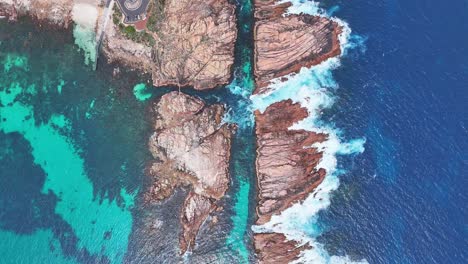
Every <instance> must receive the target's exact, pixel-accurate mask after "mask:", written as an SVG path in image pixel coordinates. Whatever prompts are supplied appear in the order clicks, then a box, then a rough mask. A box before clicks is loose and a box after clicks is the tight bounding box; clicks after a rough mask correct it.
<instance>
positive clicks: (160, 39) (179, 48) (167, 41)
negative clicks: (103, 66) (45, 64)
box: [104, 0, 237, 90]
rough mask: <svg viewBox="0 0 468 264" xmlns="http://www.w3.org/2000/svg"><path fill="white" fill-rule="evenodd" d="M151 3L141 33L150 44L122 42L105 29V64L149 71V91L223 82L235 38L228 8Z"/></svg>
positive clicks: (213, 3) (214, 1) (219, 1)
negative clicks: (110, 62) (116, 63)
mask: <svg viewBox="0 0 468 264" xmlns="http://www.w3.org/2000/svg"><path fill="white" fill-rule="evenodd" d="M157 2H158V4H159V5H162V6H158V7H157V8H156V7H151V8H150V11H149V12H150V14H148V16H149V17H150V19H152V17H154V16H156V18H154V20H157V23H154V25H152V26H151V31H147V32H148V33H149V34H150V35H151V38H152V39H153V40H154V43H152V44H150V45H149V46H148V45H147V46H146V47H144V46H139V45H138V44H137V43H135V42H133V41H127V42H128V43H126V42H124V41H122V39H123V36H122V34H120V32H119V30H118V27H117V26H116V25H114V26H113V29H112V28H111V29H108V30H107V34H106V35H107V40H106V43H105V45H104V47H105V50H106V53H107V54H108V56H109V57H110V58H111V60H120V61H122V62H127V61H129V62H130V64H131V65H132V66H134V67H138V68H142V69H145V70H147V71H149V72H151V73H152V75H153V83H154V85H155V86H165V85H175V86H193V87H194V88H195V89H198V90H203V89H209V88H214V87H216V86H218V85H222V84H226V83H228V82H229V80H230V78H231V67H232V65H233V63H234V45H235V41H236V36H237V27H236V16H235V7H234V5H233V4H231V3H229V2H228V0H209V1H205V0H166V1H157ZM162 3H163V4H162ZM156 11H157V13H156V14H155V13H153V12H156ZM148 23H149V22H148ZM140 45H141V44H140ZM136 58H137V59H139V61H135V59H136ZM138 62H139V63H138ZM138 64H139V65H138Z"/></svg>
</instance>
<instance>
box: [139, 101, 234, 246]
mask: <svg viewBox="0 0 468 264" xmlns="http://www.w3.org/2000/svg"><path fill="white" fill-rule="evenodd" d="M153 110H154V113H155V116H156V118H155V122H154V128H155V133H154V134H153V135H152V136H151V138H150V141H149V146H150V150H151V153H152V155H153V157H154V158H155V162H154V163H153V165H152V166H151V168H149V170H148V173H149V174H150V175H151V176H152V177H153V178H154V184H153V186H152V187H151V189H150V191H149V193H148V194H147V199H148V200H151V201H160V200H162V199H165V198H167V197H169V196H170V195H172V193H173V190H174V189H175V188H177V187H181V186H187V187H189V188H191V190H192V191H191V192H190V193H189V194H188V196H187V197H186V199H185V202H184V206H183V208H182V212H181V215H180V221H181V223H182V226H183V230H182V233H181V235H180V248H181V252H182V253H184V252H185V251H186V250H188V249H190V248H193V246H194V242H195V238H196V235H197V232H198V229H199V228H200V226H201V224H202V223H203V222H204V221H205V220H206V219H207V217H208V215H209V214H210V212H212V211H213V210H214V209H215V208H216V201H218V200H219V199H221V198H222V197H223V196H224V194H225V192H226V190H227V189H228V185H229V157H230V144H231V142H230V138H231V128H230V127H229V126H228V125H227V124H221V121H222V120H221V119H222V116H223V114H224V108H223V106H221V105H211V106H206V105H205V103H204V102H203V101H201V100H200V99H198V98H195V97H192V96H189V95H186V94H182V93H178V92H171V93H168V94H165V95H164V96H162V97H161V99H160V100H159V102H157V103H155V105H154V107H153Z"/></svg>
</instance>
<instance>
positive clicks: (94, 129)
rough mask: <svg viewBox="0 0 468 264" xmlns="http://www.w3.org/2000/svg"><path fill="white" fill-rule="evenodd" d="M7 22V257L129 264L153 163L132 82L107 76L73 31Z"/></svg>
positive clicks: (2, 77) (3, 31) (0, 222)
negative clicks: (146, 173) (137, 205)
mask: <svg viewBox="0 0 468 264" xmlns="http://www.w3.org/2000/svg"><path fill="white" fill-rule="evenodd" d="M0 23H1V24H0V37H1V39H2V42H1V50H0V62H1V69H0V72H1V74H0V120H1V122H0V145H1V148H0V160H1V162H0V169H1V170H0V171H1V177H0V181H1V185H0V186H1V194H0V204H1V208H2V214H1V216H0V229H1V230H0V236H1V237H2V239H1V240H2V244H1V245H0V253H1V254H2V256H9V257H8V258H6V259H8V260H7V263H18V262H21V261H23V262H24V261H26V262H28V263H45V262H52V263H65V262H70V263H73V262H96V261H104V262H107V261H109V262H111V263H121V262H122V261H123V258H124V255H125V253H126V251H127V246H128V239H129V236H130V233H131V231H132V222H133V219H132V212H131V209H132V208H133V206H134V199H135V196H136V195H137V194H138V191H139V188H140V186H141V179H142V176H143V169H144V164H145V160H147V159H148V157H149V155H148V153H147V149H146V142H145V141H142V140H141V139H142V138H146V135H147V134H148V131H149V130H148V129H149V126H148V123H147V122H146V117H145V115H144V113H145V105H143V104H141V103H140V102H139V101H138V100H136V99H135V98H134V95H133V92H132V87H126V86H128V83H129V82H128V81H129V78H130V81H132V79H131V78H132V77H131V76H125V78H124V76H122V79H126V80H125V82H120V81H119V80H118V78H116V80H113V81H111V80H110V79H111V77H112V76H111V74H110V71H109V69H105V67H104V69H103V70H101V71H100V72H99V74H100V75H99V76H98V75H97V73H96V72H93V71H91V69H89V67H87V66H85V64H84V63H83V57H82V55H81V54H80V53H79V52H77V49H76V47H75V46H74V45H73V42H72V39H71V35H70V33H69V32H56V31H46V30H39V29H37V28H35V27H33V26H32V25H31V24H29V22H22V23H19V24H17V25H8V24H5V23H4V22H0ZM12 35H13V36H14V38H12V37H11V36H12ZM4 39H6V40H8V41H4ZM50 39H54V41H50ZM106 74H108V75H107V76H106ZM101 75H102V76H101ZM123 75H124V74H123ZM124 83H127V84H124ZM130 83H131V82H130ZM136 84H137V83H136V82H135V83H134V85H136ZM28 247H33V248H34V250H33V251H31V254H27V255H24V253H22V252H23V251H24V249H25V248H28ZM20 260H21V261H20Z"/></svg>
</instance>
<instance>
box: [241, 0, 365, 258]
mask: <svg viewBox="0 0 468 264" xmlns="http://www.w3.org/2000/svg"><path fill="white" fill-rule="evenodd" d="M284 2H291V3H292V6H291V7H289V8H288V10H287V13H286V15H288V14H299V13H307V14H311V15H319V16H328V15H327V14H328V13H327V12H326V11H325V10H323V9H321V8H320V7H319V4H318V3H317V2H314V1H303V0H289V1H286V0H283V1H280V2H279V3H284ZM331 19H332V20H334V21H335V22H337V23H338V24H340V25H341V26H342V27H343V32H342V33H341V34H340V36H339V41H340V45H341V50H342V54H341V56H344V55H346V54H347V51H348V50H350V49H352V48H357V47H361V46H362V44H363V42H364V41H365V40H364V39H363V38H361V37H359V36H354V35H353V36H352V35H351V29H350V27H349V26H348V24H347V23H346V22H344V21H342V20H340V19H338V18H334V17H333V18H331ZM361 49H362V48H361ZM339 66H340V57H334V58H330V59H328V60H325V61H323V62H322V63H320V64H318V65H316V66H313V67H311V68H302V69H301V70H300V71H299V73H296V74H290V75H287V76H285V77H282V78H278V79H275V80H273V81H272V83H271V84H270V86H269V88H270V90H269V91H268V92H267V93H264V94H256V95H253V96H251V98H250V99H251V101H252V104H253V108H254V109H257V110H259V111H261V112H263V111H265V109H266V108H267V107H268V106H269V105H271V104H273V103H275V102H280V101H282V100H287V99H291V100H292V101H293V102H294V103H299V104H301V106H303V107H305V108H307V110H308V113H309V116H308V117H307V118H306V119H304V120H301V121H299V122H298V123H296V124H294V125H293V126H292V127H290V129H304V130H308V131H313V132H317V133H326V134H328V139H327V140H326V141H324V142H321V143H315V144H313V145H312V146H311V147H315V148H317V149H318V150H320V151H321V152H323V156H322V159H321V160H320V162H319V164H318V165H317V169H319V168H323V169H325V170H326V171H327V175H326V177H325V179H324V180H323V182H322V183H321V184H320V185H319V186H318V187H317V188H316V189H315V190H314V192H313V193H312V194H310V195H309V196H308V197H307V198H306V199H305V200H304V201H303V202H302V203H297V204H295V205H293V206H291V207H290V208H288V209H286V210H285V211H283V212H282V213H281V214H280V215H275V216H273V217H272V218H271V220H270V221H269V222H268V223H266V224H264V225H260V226H254V227H253V228H252V229H253V231H254V232H258V233H263V232H275V233H283V234H284V235H285V236H286V238H287V239H289V240H295V241H297V242H298V243H300V244H305V243H309V244H310V245H311V246H312V249H309V250H305V251H303V252H302V253H301V256H300V259H298V260H297V261H296V262H294V263H337V264H338V263H367V261H366V260H361V261H352V260H351V259H350V258H349V257H348V256H331V255H330V254H329V253H328V252H327V251H326V250H325V248H324V245H323V244H321V243H319V242H318V241H317V238H318V237H319V236H320V235H321V230H320V227H319V219H318V213H319V212H320V211H321V210H325V209H326V208H328V207H329V205H330V198H331V194H332V192H333V191H335V190H336V189H337V188H338V186H339V176H340V175H341V174H343V173H344V172H345V171H344V170H342V169H339V167H338V164H337V163H338V162H337V156H339V155H355V154H359V153H362V152H363V151H364V144H365V142H366V140H365V139H364V138H357V139H352V140H345V139H343V137H342V132H341V131H340V130H339V129H338V128H336V127H335V126H334V124H332V123H327V122H325V121H323V120H322V119H321V116H322V111H323V110H324V109H329V108H331V107H332V106H333V104H334V102H335V96H334V92H335V90H336V89H337V88H338V83H337V82H336V81H335V79H334V77H333V70H335V69H336V68H338V67H339Z"/></svg>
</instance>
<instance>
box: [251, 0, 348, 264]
mask: <svg viewBox="0 0 468 264" xmlns="http://www.w3.org/2000/svg"><path fill="white" fill-rule="evenodd" d="M276 2H277V1H276V0H255V1H254V5H255V26H254V41H255V43H254V46H255V49H254V75H255V82H256V90H255V93H264V92H266V91H268V85H269V83H270V82H271V80H272V79H275V78H280V77H283V76H285V75H287V74H290V73H297V72H299V70H300V69H301V68H302V67H311V66H313V65H316V64H319V63H321V62H322V61H324V60H326V59H328V58H330V57H334V56H338V55H339V54H340V53H341V50H340V43H339V38H338V36H339V34H341V31H342V28H341V27H340V26H339V25H338V23H336V22H334V21H332V20H330V19H328V18H325V17H319V16H310V15H306V14H301V15H284V13H285V11H286V9H287V8H288V7H289V6H290V5H291V4H290V3H283V4H279V5H278V4H276ZM307 116H308V113H307V109H305V108H302V107H301V106H300V105H299V104H293V103H292V101H291V100H287V101H281V102H278V103H275V104H272V105H270V106H269V107H268V108H267V109H266V110H265V112H264V113H260V112H258V111H257V112H256V113H255V119H256V135H257V166H256V169H257V181H258V203H257V216H258V218H257V222H256V224H259V225H260V224H264V223H266V222H268V221H269V220H270V218H271V216H273V215H277V214H280V213H281V212H282V211H284V210H286V209H287V208H289V207H290V206H291V205H292V204H294V203H297V202H300V201H303V200H304V199H305V198H306V197H307V196H308V195H309V194H310V193H312V192H313V190H314V189H315V188H316V187H317V186H318V185H319V184H320V183H321V182H322V181H323V178H324V177H325V174H326V172H325V170H323V169H319V170H317V169H316V166H317V164H318V163H319V161H320V159H321V158H322V153H320V152H319V151H317V149H315V148H313V147H311V146H312V145H313V144H314V143H317V142H323V141H324V140H326V138H327V135H325V134H317V133H314V132H310V131H305V130H291V129H289V128H290V127H291V126H292V125H293V124H294V123H296V122H298V121H300V120H302V119H304V118H306V117H307ZM254 246H255V250H256V254H257V257H258V259H259V262H260V263H289V262H291V261H293V260H296V259H298V258H299V255H300V253H301V251H303V250H305V249H309V248H310V245H308V244H307V245H298V244H297V243H296V242H295V241H286V238H285V237H284V235H282V234H277V233H269V234H260V233H257V234H254Z"/></svg>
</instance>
